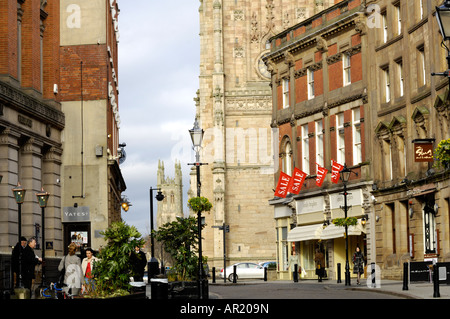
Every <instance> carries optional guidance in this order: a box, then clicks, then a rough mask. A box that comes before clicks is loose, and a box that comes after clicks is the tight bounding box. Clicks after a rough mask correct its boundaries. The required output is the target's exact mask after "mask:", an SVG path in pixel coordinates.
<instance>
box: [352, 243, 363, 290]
mask: <svg viewBox="0 0 450 319" xmlns="http://www.w3.org/2000/svg"><path fill="white" fill-rule="evenodd" d="M353 273H354V274H357V275H358V279H357V281H356V284H357V285H360V284H361V283H360V282H359V280H360V278H361V274H362V273H364V255H363V253H362V252H361V249H360V248H359V246H356V249H355V253H354V254H353Z"/></svg>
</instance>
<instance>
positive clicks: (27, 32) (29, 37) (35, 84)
mask: <svg viewBox="0 0 450 319" xmlns="http://www.w3.org/2000/svg"><path fill="white" fill-rule="evenodd" d="M22 9H23V19H22V86H23V87H25V88H33V89H35V90H37V91H39V92H40V91H41V53H40V51H41V47H40V46H41V44H40V41H41V33H40V32H41V31H40V26H41V14H40V13H41V10H40V1H25V2H24V4H23V5H22Z"/></svg>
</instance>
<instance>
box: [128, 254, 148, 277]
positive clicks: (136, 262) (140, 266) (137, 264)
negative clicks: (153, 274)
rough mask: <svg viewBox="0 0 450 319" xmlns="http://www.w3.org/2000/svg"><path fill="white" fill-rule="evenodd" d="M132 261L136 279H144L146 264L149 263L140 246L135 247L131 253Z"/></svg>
mask: <svg viewBox="0 0 450 319" xmlns="http://www.w3.org/2000/svg"><path fill="white" fill-rule="evenodd" d="M130 263H131V267H132V270H133V279H134V281H144V271H145V266H146V265H147V258H146V257H145V253H144V252H142V251H141V249H140V248H139V246H136V247H135V248H134V252H132V253H131V255H130Z"/></svg>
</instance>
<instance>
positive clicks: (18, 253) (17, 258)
mask: <svg viewBox="0 0 450 319" xmlns="http://www.w3.org/2000/svg"><path fill="white" fill-rule="evenodd" d="M27 242H28V240H27V239H26V238H25V237H23V236H22V237H20V240H19V241H18V242H17V244H16V246H14V249H13V251H12V256H11V265H12V272H13V273H14V280H15V283H16V284H15V287H18V285H19V281H20V280H19V279H20V278H19V277H20V274H21V271H20V268H21V263H22V261H21V260H22V254H23V250H24V249H25V247H27ZM22 284H23V281H22Z"/></svg>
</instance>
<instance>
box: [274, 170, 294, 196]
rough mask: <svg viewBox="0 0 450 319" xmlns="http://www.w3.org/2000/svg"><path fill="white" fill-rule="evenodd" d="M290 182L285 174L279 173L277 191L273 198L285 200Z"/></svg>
mask: <svg viewBox="0 0 450 319" xmlns="http://www.w3.org/2000/svg"><path fill="white" fill-rule="evenodd" d="M290 181H291V177H290V176H289V175H287V174H286V173H283V172H281V173H280V178H279V179H278V185H277V189H276V190H275V196H276V197H281V198H286V195H287V193H288V186H289V182H290Z"/></svg>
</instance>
